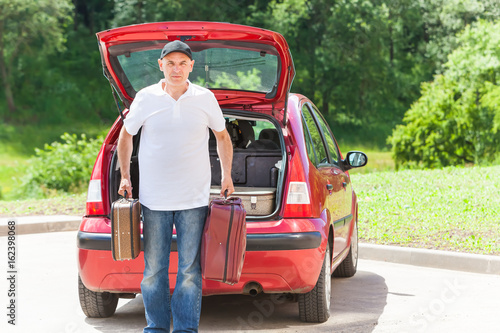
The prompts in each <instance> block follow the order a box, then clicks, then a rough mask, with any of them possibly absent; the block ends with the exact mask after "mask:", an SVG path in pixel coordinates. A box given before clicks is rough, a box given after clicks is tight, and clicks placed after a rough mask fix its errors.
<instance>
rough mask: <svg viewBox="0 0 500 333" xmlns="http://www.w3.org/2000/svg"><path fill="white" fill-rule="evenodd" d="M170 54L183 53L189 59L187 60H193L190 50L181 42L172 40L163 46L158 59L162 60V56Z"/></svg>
mask: <svg viewBox="0 0 500 333" xmlns="http://www.w3.org/2000/svg"><path fill="white" fill-rule="evenodd" d="M172 52H181V53H184V54H185V55H187V56H188V57H189V59H191V60H193V55H192V54H191V48H190V47H189V46H188V45H187V44H186V43H184V42H181V41H180V40H174V41H173V42H170V43H167V44H165V46H164V47H163V49H162V50H161V56H160V59H163V57H164V56H166V55H167V54H170V53H172Z"/></svg>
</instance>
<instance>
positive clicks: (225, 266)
mask: <svg viewBox="0 0 500 333" xmlns="http://www.w3.org/2000/svg"><path fill="white" fill-rule="evenodd" d="M226 193H227V190H226ZM233 217H234V205H231V215H230V217H229V226H228V231H227V242H226V262H225V264H224V278H223V282H226V281H227V262H228V261H229V241H230V240H231V229H232V228H233Z"/></svg>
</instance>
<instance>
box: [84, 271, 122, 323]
mask: <svg viewBox="0 0 500 333" xmlns="http://www.w3.org/2000/svg"><path fill="white" fill-rule="evenodd" d="M78 294H79V296H80V306H81V307H82V310H83V313H85V315H86V316H87V317H89V318H106V317H111V316H112V315H113V314H114V313H115V311H116V306H117V305H118V295H116V294H113V293H108V292H103V293H99V292H95V291H92V290H90V289H87V287H85V285H84V284H83V282H82V279H81V278H80V275H78Z"/></svg>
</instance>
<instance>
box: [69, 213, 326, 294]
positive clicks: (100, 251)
mask: <svg viewBox="0 0 500 333" xmlns="http://www.w3.org/2000/svg"><path fill="white" fill-rule="evenodd" d="M98 220H100V221H98ZM96 226H99V230H98V229H96ZM327 227H328V226H327V225H326V223H325V222H324V221H323V220H322V219H307V220H305V219H304V220H292V221H290V220H288V221H283V220H281V221H273V222H256V223H248V224H247V247H246V254H245V261H244V265H243V271H242V274H241V278H240V281H239V283H237V284H235V285H232V286H231V285H228V284H224V283H220V282H216V281H210V280H203V295H215V294H242V293H244V290H245V286H246V285H247V284H248V283H250V282H257V283H259V284H260V285H261V286H262V290H263V291H264V292H267V293H288V292H291V293H304V292H308V291H310V290H311V289H312V288H313V287H314V285H315V284H316V281H317V279H318V276H319V272H320V270H321V265H322V262H323V257H324V252H325V248H326V244H327V236H326V235H327V233H326V234H325V230H326V232H327V230H328V229H327ZM299 230H300V231H299ZM110 231H111V230H110V228H109V220H108V219H106V218H84V221H82V225H81V227H80V231H79V232H78V235H77V246H78V268H79V273H80V276H81V279H82V281H83V283H84V284H85V286H86V287H87V288H89V289H91V290H94V291H99V292H102V291H109V292H118V293H125V292H127V293H140V283H141V281H142V276H143V271H144V256H143V253H142V252H141V254H140V255H139V257H138V258H136V259H134V260H129V261H114V260H113V259H112V255H111V234H110ZM141 238H142V237H141ZM142 246H143V244H142V239H141V249H142ZM171 248H172V253H171V256H170V269H169V273H170V281H171V283H170V285H171V286H172V288H173V286H175V279H176V273H177V252H176V250H177V243H176V235H174V236H173V239H172V246H171Z"/></svg>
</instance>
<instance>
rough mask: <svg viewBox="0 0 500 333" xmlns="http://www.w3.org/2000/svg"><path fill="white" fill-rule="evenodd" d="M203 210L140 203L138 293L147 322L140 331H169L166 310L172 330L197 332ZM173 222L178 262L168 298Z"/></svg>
mask: <svg viewBox="0 0 500 333" xmlns="http://www.w3.org/2000/svg"><path fill="white" fill-rule="evenodd" d="M207 212H208V207H207V206H205V207H199V208H194V209H188V210H180V211H153V210H150V209H148V208H147V207H145V206H142V213H143V217H144V226H143V234H144V262H145V267H144V277H143V279H142V282H141V292H142V297H143V301H144V308H145V310H146V320H147V324H148V326H147V327H145V328H144V332H170V311H172V316H173V324H174V332H198V325H199V322H200V313H201V265H200V247H201V237H202V233H203V227H204V225H205V219H206V216H207ZM174 225H175V230H176V232H177V253H178V257H179V265H178V269H177V280H176V285H175V289H174V293H173V294H172V297H170V285H169V279H168V267H169V262H170V244H171V240H172V231H173V226H174ZM170 298H171V299H170Z"/></svg>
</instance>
